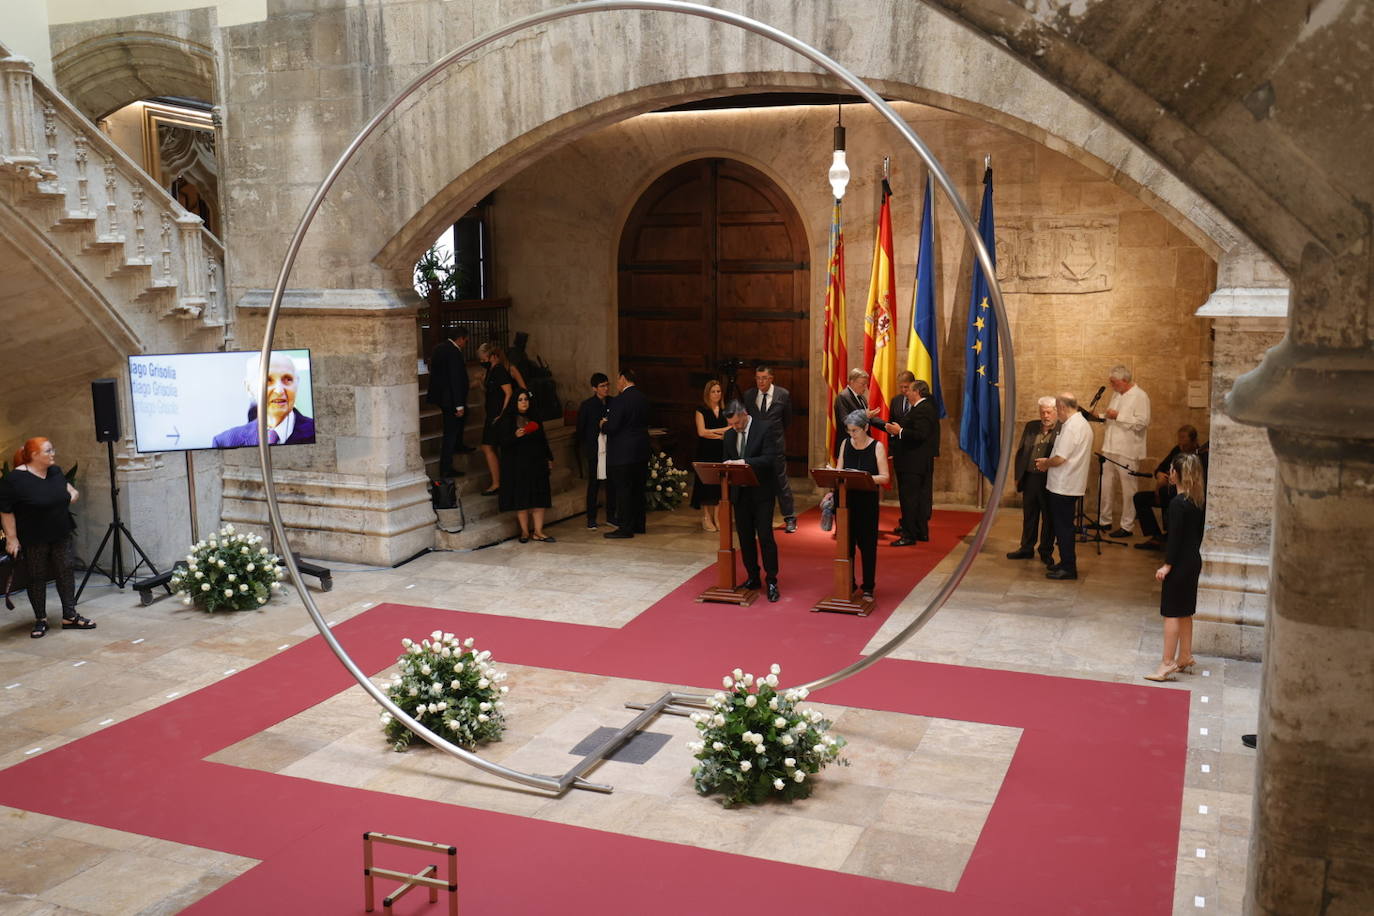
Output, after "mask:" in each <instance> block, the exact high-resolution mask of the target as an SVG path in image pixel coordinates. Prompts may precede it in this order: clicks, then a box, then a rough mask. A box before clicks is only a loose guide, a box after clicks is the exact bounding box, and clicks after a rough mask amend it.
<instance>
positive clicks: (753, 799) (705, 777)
mask: <svg viewBox="0 0 1374 916" xmlns="http://www.w3.org/2000/svg"><path fill="white" fill-rule="evenodd" d="M780 673H782V669H781V668H779V667H778V666H777V665H773V666H772V669H771V671H770V673H769V674H767V675H765V676H764V677H760V678H757V679H756V678H755V677H754V676H753V675H752V674H745V673H744V672H742V671H741V670H740V669H738V668H736V669H735V670H734V672H733V675H726V676H725V678H724V680H723V683H724V685H725V688H726V690H728V691H729V693H717V694H716V695H715V696H714V697H712V698H711V711H710V712H700V713H693V714H692V721H693V722H695V723H696V727H697V731H699V732H700V733H701V740H700V741H693V742H691V743H690V744H689V745H688V746H689V747H690V748H691V750H692V751H693V753H694V754H695V756H696V759H697V761H698V763H697V765H696V766H694V767H693V768H692V775H693V777H695V781H696V789H697V792H698V793H699V794H701V795H711V794H713V793H720V794H721V795H723V796H724V798H723V799H722V800H721V801H722V804H724V805H725V807H727V808H731V807H734V806H735V805H741V804H745V803H749V804H759V803H761V802H764V801H766V800H767V799H769V798H771V797H774V796H776V797H779V798H782V799H784V800H786V801H789V802H791V801H793V800H794V799H798V798H806V797H807V796H808V795H810V794H811V786H812V781H811V779H809V778H808V777H811V776H814V775H816V774H817V773H819V772H820V771H821V770H822V769H823V768H824V767H826V766H829V765H830V764H832V763H838V764H839V765H840V766H849V761H848V760H846V759H845V758H843V757H841V756H840V749H841V748H842V747H844V746H845V743H846V742H845V740H844V739H843V738H840V737H836V736H831V735H828V734H826V732H828V731H829V730H830V726H831V724H832V723H831V722H830V720H829V719H826V718H824V717H823V716H822V715H821V714H820V713H819V712H817V711H815V710H804V709H801V708H799V707H798V706H797V703H798V702H799V701H800V700H804V699H806V693H807V691H806V688H805V687H797V688H794V689H791V690H785V691H783V692H782V693H779V692H778V691H777V686H778V675H779V674H780ZM750 688H753V690H751V689H750Z"/></svg>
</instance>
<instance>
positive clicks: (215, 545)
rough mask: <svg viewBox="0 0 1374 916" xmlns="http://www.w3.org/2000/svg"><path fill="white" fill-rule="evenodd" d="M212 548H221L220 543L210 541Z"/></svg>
mask: <svg viewBox="0 0 1374 916" xmlns="http://www.w3.org/2000/svg"><path fill="white" fill-rule="evenodd" d="M210 546H211V547H218V546H219V541H215V540H212V541H210Z"/></svg>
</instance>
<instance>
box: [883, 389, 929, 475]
mask: <svg viewBox="0 0 1374 916" xmlns="http://www.w3.org/2000/svg"><path fill="white" fill-rule="evenodd" d="M905 401H906V398H905V396H904V395H898V396H897V397H895V398H893V399H892V403H891V404H889V405H888V411H887V415H888V417H889V418H890V422H892V423H896V424H897V425H898V426H900V427H901V428H902V434H901V435H900V436H889V437H888V442H890V443H891V450H892V466H893V467H895V468H896V469H897V470H898V471H901V472H902V473H903V474H929V473H930V472H931V471H932V470H934V468H935V457H936V456H937V455H939V454H940V414H939V411H938V410H936V407H935V400H934V399H933V398H926V399H925V400H923V401H921V403H919V404H912V405H911V408H910V409H909V410H908V409H904V407H905Z"/></svg>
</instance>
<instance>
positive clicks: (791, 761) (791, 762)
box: [782, 757, 797, 769]
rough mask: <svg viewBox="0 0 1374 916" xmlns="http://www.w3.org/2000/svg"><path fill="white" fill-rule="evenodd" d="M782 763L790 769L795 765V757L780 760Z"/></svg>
mask: <svg viewBox="0 0 1374 916" xmlns="http://www.w3.org/2000/svg"><path fill="white" fill-rule="evenodd" d="M782 765H783V766H785V767H787V768H788V769H791V768H792V767H794V766H796V765H797V758H795V757H788V758H787V759H786V760H784V761H783V762H782Z"/></svg>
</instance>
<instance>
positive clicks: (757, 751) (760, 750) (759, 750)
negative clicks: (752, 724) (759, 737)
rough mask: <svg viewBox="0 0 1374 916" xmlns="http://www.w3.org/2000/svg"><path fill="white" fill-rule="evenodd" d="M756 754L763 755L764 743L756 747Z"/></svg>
mask: <svg viewBox="0 0 1374 916" xmlns="http://www.w3.org/2000/svg"><path fill="white" fill-rule="evenodd" d="M754 753H755V754H762V753H763V743H762V742H760V743H758V744H756V745H754Z"/></svg>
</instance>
